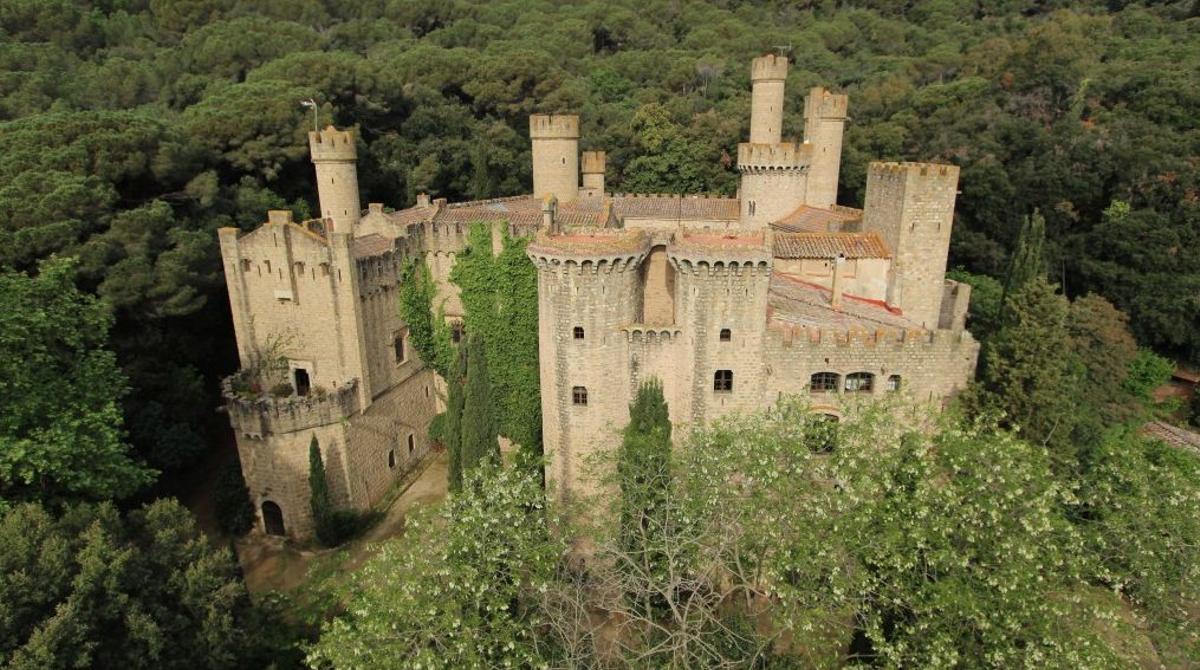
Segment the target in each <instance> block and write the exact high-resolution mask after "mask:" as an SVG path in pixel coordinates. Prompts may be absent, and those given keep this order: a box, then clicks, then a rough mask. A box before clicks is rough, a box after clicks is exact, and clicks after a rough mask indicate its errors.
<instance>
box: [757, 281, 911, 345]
mask: <svg viewBox="0 0 1200 670" xmlns="http://www.w3.org/2000/svg"><path fill="white" fill-rule="evenodd" d="M831 301H832V293H831V291H830V290H829V289H827V288H825V287H823V286H820V285H817V284H812V283H809V282H806V281H804V280H802V279H799V278H796V277H792V276H790V275H785V274H782V273H779V272H774V273H772V274H771V285H770V291H769V293H768V294H767V306H768V310H769V317H770V319H771V320H773V321H778V322H781V323H786V324H790V325H795V326H805V327H809V328H839V329H858V330H868V331H873V330H877V329H879V328H892V329H900V330H912V329H920V326H919V325H917V324H915V323H913V322H912V321H909V320H908V319H906V318H905V317H904V315H903V314H902V313H901V312H900V310H898V309H895V308H892V307H888V306H887V305H886V304H884V303H882V302H880V301H878V300H870V299H867V298H860V297H858V296H853V295H849V294H844V295H843V296H842V307H841V309H834V308H833V306H832V305H831Z"/></svg>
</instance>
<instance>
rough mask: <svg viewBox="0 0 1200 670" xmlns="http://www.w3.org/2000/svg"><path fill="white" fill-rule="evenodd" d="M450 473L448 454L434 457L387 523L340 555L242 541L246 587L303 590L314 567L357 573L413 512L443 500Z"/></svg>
mask: <svg viewBox="0 0 1200 670" xmlns="http://www.w3.org/2000/svg"><path fill="white" fill-rule="evenodd" d="M446 467H447V462H446V454H445V452H437V453H434V454H431V455H430V456H429V458H428V459H427V460H426V464H425V469H424V470H423V471H422V472H421V473H420V474H418V475H417V476H416V479H413V480H411V481H410V483H409V484H408V486H407V487H406V488H405V489H404V491H403V492H401V493H400V494H399V495H398V496H396V498H395V499H394V500H393V501H392V503H391V505H389V506H388V509H387V511H386V513H385V514H384V517H383V518H382V519H380V520H379V522H378V523H376V524H375V525H374V526H372V527H371V529H370V530H368V531H367V532H366V534H365V535H363V536H362V537H360V538H359V539H357V540H354V541H353V542H350V543H349V544H347V545H345V546H343V547H339V548H338V549H319V548H313V547H301V546H297V545H295V544H294V543H291V542H287V541H284V540H282V539H280V538H274V537H265V536H261V535H260V536H256V537H251V538H248V539H243V540H241V541H239V542H238V545H237V546H238V562H239V563H241V566H242V573H243V575H244V576H245V580H246V586H247V587H248V588H249V589H250V592H251V593H264V592H266V591H281V592H287V591H292V590H295V589H296V588H297V587H299V586H301V585H303V584H304V583H305V581H306V580H307V579H308V577H309V571H310V569H311V568H313V567H314V566H317V567H318V569H319V571H320V572H321V573H326V574H331V575H337V574H344V573H347V572H349V571H352V570H354V569H356V568H358V567H359V566H361V565H362V564H363V563H364V562H365V561H366V560H367V559H368V558H370V557H371V556H372V555H374V553H375V545H377V544H378V543H379V542H382V541H383V540H387V539H389V538H393V537H397V536H400V535H403V534H404V520H405V518H406V517H407V515H408V513H409V512H410V511H411V510H413V509H414V508H416V507H420V506H425V505H434V504H437V503H439V502H441V501H442V500H443V499H445V497H446ZM318 564H319V565H318Z"/></svg>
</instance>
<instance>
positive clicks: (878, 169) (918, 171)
mask: <svg viewBox="0 0 1200 670" xmlns="http://www.w3.org/2000/svg"><path fill="white" fill-rule="evenodd" d="M909 177H917V178H922V179H930V180H945V181H952V182H955V183H957V182H958V166H957V165H948V164H945V163H910V162H899V163H896V162H883V161H874V162H872V163H871V164H870V165H869V166H867V178H868V179H887V180H903V179H907V178H909Z"/></svg>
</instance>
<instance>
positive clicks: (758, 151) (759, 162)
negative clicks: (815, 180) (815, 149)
mask: <svg viewBox="0 0 1200 670" xmlns="http://www.w3.org/2000/svg"><path fill="white" fill-rule="evenodd" d="M811 162H812V145H810V144H808V143H804V144H795V143H793V142H783V143H781V144H753V143H750V142H742V143H741V144H739V145H738V158H737V165H738V170H739V171H741V172H743V173H745V172H758V171H763V170H804V169H807V168H808V166H809V164H810V163H811Z"/></svg>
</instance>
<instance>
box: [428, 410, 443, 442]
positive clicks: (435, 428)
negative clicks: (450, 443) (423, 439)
mask: <svg viewBox="0 0 1200 670" xmlns="http://www.w3.org/2000/svg"><path fill="white" fill-rule="evenodd" d="M429 441H430V442H433V443H436V444H445V442H446V413H445V412H441V413H440V414H437V415H436V416H434V417H433V419H431V420H430V421H429Z"/></svg>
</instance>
